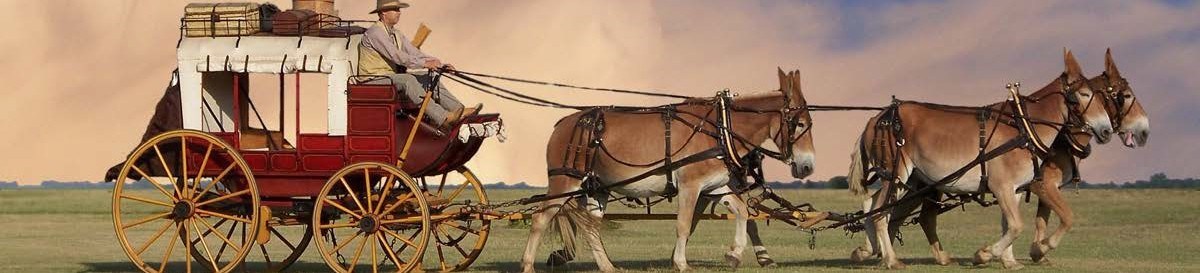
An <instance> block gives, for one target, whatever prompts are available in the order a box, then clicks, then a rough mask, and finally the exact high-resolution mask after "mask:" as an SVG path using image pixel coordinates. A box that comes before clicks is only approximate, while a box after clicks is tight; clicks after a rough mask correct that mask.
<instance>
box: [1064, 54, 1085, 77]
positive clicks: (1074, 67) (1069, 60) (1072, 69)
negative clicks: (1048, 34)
mask: <svg viewBox="0 0 1200 273" xmlns="http://www.w3.org/2000/svg"><path fill="white" fill-rule="evenodd" d="M1063 58H1064V59H1065V61H1066V64H1067V78H1068V79H1069V80H1070V81H1076V80H1079V79H1080V78H1081V77H1083V69H1082V68H1079V61H1076V60H1075V54H1074V53H1071V50H1068V49H1067V48H1065V47H1064V48H1063Z"/></svg>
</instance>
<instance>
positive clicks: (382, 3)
mask: <svg viewBox="0 0 1200 273" xmlns="http://www.w3.org/2000/svg"><path fill="white" fill-rule="evenodd" d="M407 7H408V3H405V2H404V1H400V0H378V1H377V2H376V3H375V10H372V11H371V13H379V12H381V11H385V10H392V9H402V8H407Z"/></svg>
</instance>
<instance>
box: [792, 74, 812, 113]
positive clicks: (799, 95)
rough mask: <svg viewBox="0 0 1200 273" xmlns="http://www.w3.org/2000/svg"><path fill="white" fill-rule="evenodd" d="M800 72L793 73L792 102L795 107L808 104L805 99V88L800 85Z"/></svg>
mask: <svg viewBox="0 0 1200 273" xmlns="http://www.w3.org/2000/svg"><path fill="white" fill-rule="evenodd" d="M800 83H801V81H800V70H796V71H792V94H791V96H792V100H793V102H794V105H793V106H802V105H805V104H807V103H808V102H807V101H805V99H804V90H803V89H804V88H802V87H801V85H800Z"/></svg>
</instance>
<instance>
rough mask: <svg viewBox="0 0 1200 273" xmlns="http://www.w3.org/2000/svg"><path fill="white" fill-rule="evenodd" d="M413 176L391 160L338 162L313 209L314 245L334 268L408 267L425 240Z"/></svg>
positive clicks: (423, 209) (422, 207)
mask: <svg viewBox="0 0 1200 273" xmlns="http://www.w3.org/2000/svg"><path fill="white" fill-rule="evenodd" d="M425 198H426V197H425V194H424V192H422V191H421V188H420V187H418V186H417V183H416V181H415V180H413V179H412V177H409V176H408V174H405V173H404V172H403V171H401V170H400V169H397V168H396V167H393V166H391V165H387V164H382V163H373V162H364V163H358V164H354V165H350V166H347V167H345V168H342V170H340V171H338V172H337V173H336V174H334V175H333V177H331V178H330V179H329V181H328V182H326V183H325V186H324V187H322V188H321V193H320V194H318V195H317V198H316V200H315V201H316V205H315V206H314V209H313V223H314V224H313V231H314V232H315V233H316V234H317V235H319V236H320V237H321V239H320V240H317V241H316V242H315V243H316V244H317V249H318V250H320V251H321V257H322V258H324V259H325V264H327V265H329V267H330V268H333V270H334V271H337V272H355V270H358V271H361V272H379V271H384V272H409V271H412V270H413V269H415V268H417V266H419V265H420V261H421V257H422V255H423V254H424V252H425V247H426V245H427V244H428V243H429V233H430V228H431V227H432V225H431V223H430V211H429V204H428V203H427V202H426V199H425Z"/></svg>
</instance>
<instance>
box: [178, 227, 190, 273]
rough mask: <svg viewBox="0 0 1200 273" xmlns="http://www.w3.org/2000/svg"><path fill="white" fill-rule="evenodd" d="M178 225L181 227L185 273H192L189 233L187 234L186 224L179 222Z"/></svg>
mask: <svg viewBox="0 0 1200 273" xmlns="http://www.w3.org/2000/svg"><path fill="white" fill-rule="evenodd" d="M179 225H180V226H183V249H184V254H183V260H184V265H185V267H186V268H187V272H188V273H191V272H192V235H191V233H188V229H187V224H184V223H183V222H180V223H179Z"/></svg>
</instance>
